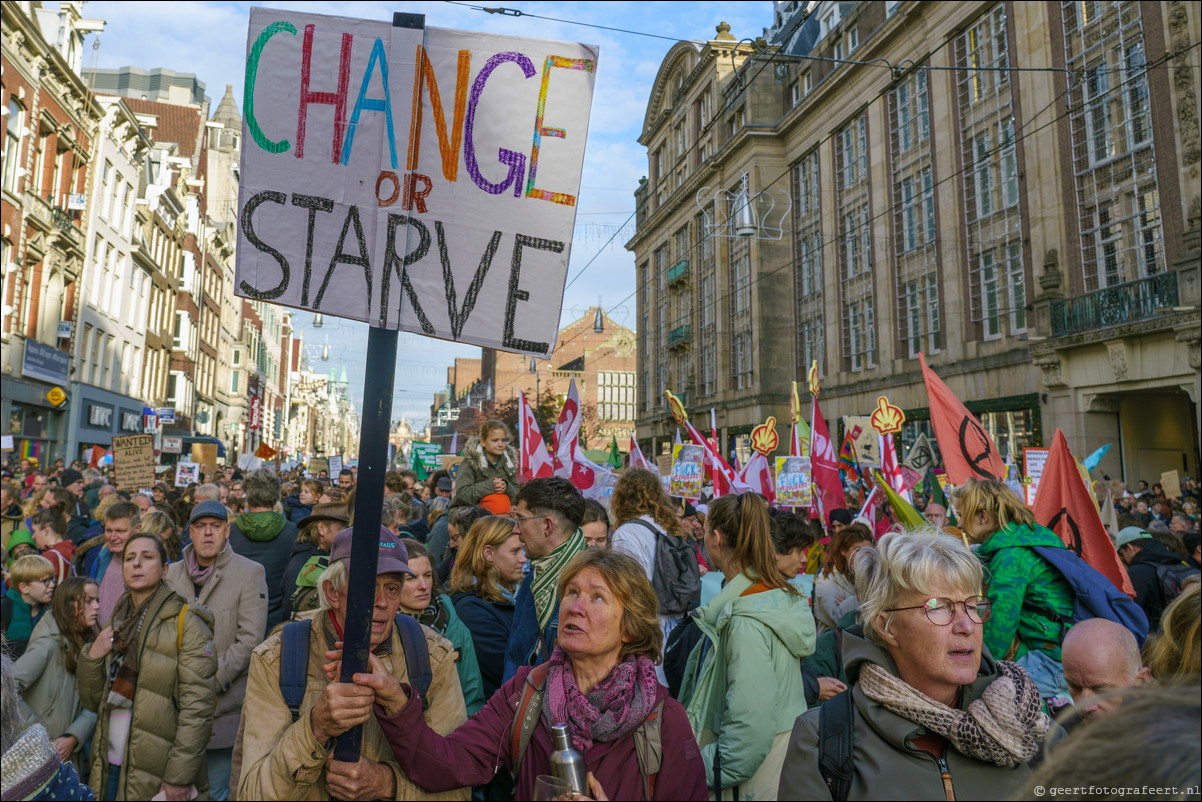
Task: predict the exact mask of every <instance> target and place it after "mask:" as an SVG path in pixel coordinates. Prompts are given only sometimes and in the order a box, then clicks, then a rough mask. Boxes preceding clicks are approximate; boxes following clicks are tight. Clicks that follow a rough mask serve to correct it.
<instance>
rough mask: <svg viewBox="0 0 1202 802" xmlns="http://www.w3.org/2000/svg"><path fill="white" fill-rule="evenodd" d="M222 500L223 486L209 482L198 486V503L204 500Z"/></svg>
mask: <svg viewBox="0 0 1202 802" xmlns="http://www.w3.org/2000/svg"><path fill="white" fill-rule="evenodd" d="M210 500H211V501H221V488H220V487H218V486H217V485H215V484H213V483H212V482H209V483H208V484H203V485H201V486H200V487H198V488H196V503H197V504H199V503H200V502H202V501H210Z"/></svg>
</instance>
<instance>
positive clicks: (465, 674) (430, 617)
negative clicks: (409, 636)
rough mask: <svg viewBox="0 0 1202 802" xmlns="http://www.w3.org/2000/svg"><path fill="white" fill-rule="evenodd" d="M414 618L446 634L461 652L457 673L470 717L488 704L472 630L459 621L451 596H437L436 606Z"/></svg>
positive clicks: (456, 668)
mask: <svg viewBox="0 0 1202 802" xmlns="http://www.w3.org/2000/svg"><path fill="white" fill-rule="evenodd" d="M413 617H414V618H416V619H417V620H418V621H420V622H421V623H423V624H425V625H426V626H428V627H430V629H432V630H434V631H435V632H437V633H438V634H439V635H442V636H443V637H444V638H446V639H447V640H449V641H450V642H451V645H452V646H454V647H455V651H456V652H457V653H458V657H456V659H455V670H456V672H457V673H458V674H459V687H460V689H461V690H462V691H463V703H464V705H465V706H466V707H467V715H468V717H469V718H470V717H471V716H473V715H475V713H476V711H478V710H479V709H480V708H482V707H484V703H485V702H486V701H488V700H487V699H485V698H484V683H483V681H482V680H481V679H480V665H479V663H478V662H477V661H476V645H475V644H474V643H473V642H472V631H471V630H470V629H468V628H467V624H465V623H463V621H461V620H460V619H459V614H458V613H456V612H455V605H454V604H452V603H451V597H450V596H445V595H439V596H437V597H436V600H435V603H433V604H431V605H430V606H429V607H427V608H426V609H425V611H424V612H422V613H420V614H418V615H415V616H413Z"/></svg>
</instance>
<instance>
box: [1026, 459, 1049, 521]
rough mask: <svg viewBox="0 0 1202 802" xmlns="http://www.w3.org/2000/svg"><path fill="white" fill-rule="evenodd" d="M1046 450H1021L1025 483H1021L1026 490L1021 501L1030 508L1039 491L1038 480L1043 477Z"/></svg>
mask: <svg viewBox="0 0 1202 802" xmlns="http://www.w3.org/2000/svg"><path fill="white" fill-rule="evenodd" d="M1049 451H1051V449H1048V448H1024V449H1023V476H1025V477H1026V481H1024V482H1023V487H1024V488H1025V489H1026V493H1027V495H1026V498H1024V499H1023V501H1025V502H1027V506H1028V507H1030V506H1031V505H1032V504H1034V503H1035V492H1036V491H1037V490H1039V478H1040V477H1041V476H1043V465H1044V463H1045V462H1047V461H1048V452H1049Z"/></svg>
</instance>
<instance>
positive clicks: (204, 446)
mask: <svg viewBox="0 0 1202 802" xmlns="http://www.w3.org/2000/svg"><path fill="white" fill-rule="evenodd" d="M192 461H193V462H195V463H196V464H198V465H199V466H200V472H201V474H203V478H204V480H205V481H206V482H211V481H213V479H214V477H215V475H216V471H217V444H216V443H193V444H192Z"/></svg>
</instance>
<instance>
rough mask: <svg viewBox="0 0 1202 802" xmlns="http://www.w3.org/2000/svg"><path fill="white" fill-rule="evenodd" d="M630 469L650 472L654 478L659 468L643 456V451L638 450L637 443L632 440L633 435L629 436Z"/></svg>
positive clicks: (657, 474)
mask: <svg viewBox="0 0 1202 802" xmlns="http://www.w3.org/2000/svg"><path fill="white" fill-rule="evenodd" d="M630 467H631V468H641V469H642V470H644V471H651V472H652V473H653V474H655V475H656V476H659V466H658V465H656V464H654V463H653V462H651V460H649V459H647V458H646V457H644V456H643V449H641V448H639V443H638V441H637V440H635V439H634V435H633V434H632V435H630Z"/></svg>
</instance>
